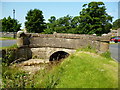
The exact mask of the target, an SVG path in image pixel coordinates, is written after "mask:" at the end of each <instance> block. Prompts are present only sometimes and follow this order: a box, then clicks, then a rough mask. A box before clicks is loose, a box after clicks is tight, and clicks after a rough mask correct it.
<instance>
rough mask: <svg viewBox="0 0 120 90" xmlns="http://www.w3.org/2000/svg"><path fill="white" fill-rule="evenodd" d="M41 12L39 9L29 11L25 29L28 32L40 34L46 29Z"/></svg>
mask: <svg viewBox="0 0 120 90" xmlns="http://www.w3.org/2000/svg"><path fill="white" fill-rule="evenodd" d="M42 14H43V13H42V11H41V10H39V9H34V10H32V9H31V10H30V11H28V13H27V16H26V20H27V21H26V22H25V27H26V29H27V31H28V32H33V33H41V32H43V30H44V29H45V28H46V24H45V22H44V17H43V15H42Z"/></svg>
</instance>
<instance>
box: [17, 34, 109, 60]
mask: <svg viewBox="0 0 120 90" xmlns="http://www.w3.org/2000/svg"><path fill="white" fill-rule="evenodd" d="M17 37H18V38H17V45H18V47H19V50H18V57H23V58H26V59H31V58H33V59H34V58H38V59H49V60H50V61H52V60H54V59H57V58H58V57H59V59H61V58H64V57H65V56H67V55H69V54H71V53H74V52H75V51H76V50H77V49H79V48H83V47H87V46H91V47H92V48H95V49H96V50H97V51H98V52H100V53H102V52H105V51H107V50H108V49H109V40H110V37H111V36H108V35H107V36H102V37H100V36H94V35H84V34H60V33H54V34H38V33H24V32H18V34H17Z"/></svg>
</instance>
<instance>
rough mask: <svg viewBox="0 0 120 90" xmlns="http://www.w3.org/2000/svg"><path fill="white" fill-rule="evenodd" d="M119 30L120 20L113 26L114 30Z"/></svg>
mask: <svg viewBox="0 0 120 90" xmlns="http://www.w3.org/2000/svg"><path fill="white" fill-rule="evenodd" d="M118 28H120V18H119V19H117V20H115V21H114V22H113V26H112V29H118Z"/></svg>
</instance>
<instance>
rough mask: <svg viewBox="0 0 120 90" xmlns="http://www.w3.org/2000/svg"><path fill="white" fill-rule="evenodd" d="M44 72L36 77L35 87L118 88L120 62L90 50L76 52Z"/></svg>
mask: <svg viewBox="0 0 120 90" xmlns="http://www.w3.org/2000/svg"><path fill="white" fill-rule="evenodd" d="M44 74H45V75H42V74H38V76H36V77H35V78H36V82H37V83H36V84H35V85H36V86H35V87H37V88H40V87H44V88H118V63H117V62H115V61H114V60H112V59H111V58H108V57H104V56H101V55H96V54H94V53H90V52H83V51H82V52H76V53H75V54H74V55H72V56H70V57H69V58H67V59H65V60H64V62H62V63H61V64H60V65H58V66H55V67H54V68H53V69H52V70H51V71H47V72H44ZM41 78H43V79H42V80H41ZM40 80H41V81H40Z"/></svg>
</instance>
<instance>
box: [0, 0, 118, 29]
mask: <svg viewBox="0 0 120 90" xmlns="http://www.w3.org/2000/svg"><path fill="white" fill-rule="evenodd" d="M95 1H97V0H95ZM101 1H103V2H104V3H105V6H106V8H107V10H106V11H107V13H108V14H109V15H111V16H113V17H114V18H113V21H115V20H116V19H118V0H114V2H113V1H112V2H111V1H109V0H108V2H107V0H106V1H104V0H101ZM89 2H90V0H82V1H78V0H74V2H73V1H71V0H64V1H63V0H58V1H57V2H56V1H54V0H52V1H51V2H50V0H49V1H47V0H44V2H43V1H38V0H34V1H30V0H20V1H19V0H18V1H17V0H1V2H0V11H1V13H2V14H1V15H0V19H2V18H4V17H8V16H10V17H12V18H13V9H15V19H17V20H18V21H19V22H20V23H21V24H22V27H21V29H23V28H24V27H25V26H24V22H25V21H26V20H25V17H26V15H27V12H28V11H29V10H30V9H35V8H36V9H39V10H41V11H42V12H43V16H44V19H45V21H46V22H47V20H48V19H49V18H50V17H51V16H55V17H56V18H57V19H58V18H60V17H63V16H66V15H70V16H73V17H74V16H78V15H79V12H80V11H81V10H82V5H83V4H86V3H89Z"/></svg>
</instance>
